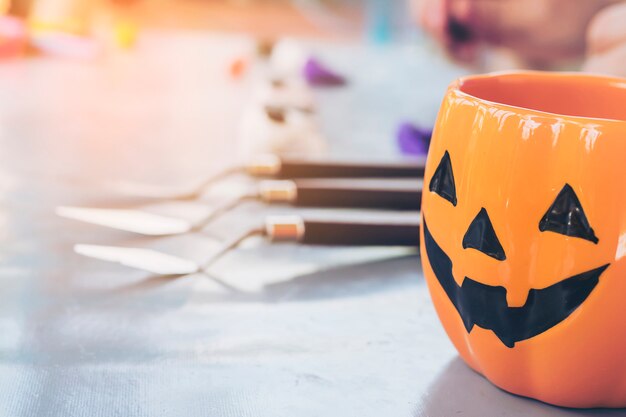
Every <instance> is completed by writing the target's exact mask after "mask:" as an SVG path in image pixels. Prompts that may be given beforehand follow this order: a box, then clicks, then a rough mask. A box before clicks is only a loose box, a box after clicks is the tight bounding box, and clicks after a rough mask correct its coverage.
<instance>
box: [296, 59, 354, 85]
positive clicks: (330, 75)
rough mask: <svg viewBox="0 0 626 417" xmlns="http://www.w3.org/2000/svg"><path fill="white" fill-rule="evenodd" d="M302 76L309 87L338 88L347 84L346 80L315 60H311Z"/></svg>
mask: <svg viewBox="0 0 626 417" xmlns="http://www.w3.org/2000/svg"><path fill="white" fill-rule="evenodd" d="M302 75H303V76H304V78H305V79H306V80H307V82H308V83H309V85H312V86H320V87H337V86H342V85H345V84H346V79H345V78H344V77H342V76H341V75H339V74H337V73H335V72H333V71H332V70H331V69H329V68H327V67H326V66H324V64H322V63H321V62H319V61H318V60H317V59H315V58H312V57H311V58H309V59H308V60H307V61H306V63H305V64H304V67H303V68H302Z"/></svg>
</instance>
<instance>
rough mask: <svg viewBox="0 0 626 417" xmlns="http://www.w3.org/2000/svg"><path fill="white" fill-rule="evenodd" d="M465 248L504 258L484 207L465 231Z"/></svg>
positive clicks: (501, 259) (496, 257) (500, 259)
mask: <svg viewBox="0 0 626 417" xmlns="http://www.w3.org/2000/svg"><path fill="white" fill-rule="evenodd" d="M467 248H472V249H477V250H479V251H481V252H482V253H484V254H485V255H487V256H491V257H492V258H495V259H497V260H499V261H504V260H505V259H506V255H505V253H504V249H502V245H501V244H500V241H499V240H498V236H496V231H495V230H493V225H492V224H491V220H490V219H489V215H488V214H487V210H485V209H484V208H481V209H480V211H479V212H478V214H477V215H476V217H475V218H474V220H472V223H471V224H470V226H469V228H468V229H467V232H465V236H464V237H463V249H467Z"/></svg>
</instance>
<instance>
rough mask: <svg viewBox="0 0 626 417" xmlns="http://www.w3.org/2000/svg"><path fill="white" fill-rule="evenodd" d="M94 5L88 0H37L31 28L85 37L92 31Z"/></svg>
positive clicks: (34, 4)
mask: <svg viewBox="0 0 626 417" xmlns="http://www.w3.org/2000/svg"><path fill="white" fill-rule="evenodd" d="M0 1H2V0H0ZM93 3H94V2H92V1H86V0H36V1H34V2H33V5H32V11H31V13H30V17H29V23H30V27H31V28H32V29H33V30H35V31H54V32H65V33H72V34H76V35H85V34H87V33H88V32H89V31H90V29H91V14H92V8H93Z"/></svg>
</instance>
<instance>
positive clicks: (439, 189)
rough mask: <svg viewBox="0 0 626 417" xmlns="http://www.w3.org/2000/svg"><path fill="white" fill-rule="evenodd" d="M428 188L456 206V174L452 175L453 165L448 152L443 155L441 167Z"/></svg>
mask: <svg viewBox="0 0 626 417" xmlns="http://www.w3.org/2000/svg"><path fill="white" fill-rule="evenodd" d="M428 188H429V189H430V191H433V192H435V193H437V194H439V195H440V196H441V197H443V198H445V199H446V200H448V201H449V202H451V203H452V205H453V206H456V186H455V185H454V174H453V173H452V163H451V162H450V154H449V153H448V151H446V153H444V154H443V158H441V162H439V166H438V167H437V169H436V170H435V173H434V174H433V177H432V178H431V179H430V185H429V186H428Z"/></svg>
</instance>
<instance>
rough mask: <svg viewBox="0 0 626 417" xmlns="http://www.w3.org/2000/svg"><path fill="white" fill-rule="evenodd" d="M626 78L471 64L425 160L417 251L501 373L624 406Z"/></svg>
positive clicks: (438, 295) (441, 302)
mask: <svg viewBox="0 0 626 417" xmlns="http://www.w3.org/2000/svg"><path fill="white" fill-rule="evenodd" d="M624 103H626V82H624V81H623V80H615V79H611V78H602V77H594V76H584V75H575V74H555V73H550V74H548V73H512V74H496V75H487V76H477V77H469V78H466V79H463V80H460V81H459V82H457V83H456V84H453V85H452V86H451V87H450V88H449V90H448V93H447V95H446V97H445V99H444V101H443V104H442V107H441V109H440V111H439V116H438V119H437V123H436V125H435V129H434V132H433V138H432V141H431V144H430V149H429V154H428V160H427V163H426V169H425V175H424V184H425V187H424V188H425V189H424V193H423V196H422V228H421V242H422V244H421V248H420V250H421V254H422V266H423V270H424V276H425V278H426V282H427V284H428V289H429V292H430V295H431V298H432V300H433V304H434V306H435V309H436V311H437V314H438V316H439V318H440V320H441V322H442V324H443V326H444V328H445V330H446V332H447V334H448V336H449V337H450V340H451V341H452V343H453V344H454V346H455V347H456V349H457V350H458V352H459V354H460V355H461V357H462V358H463V360H464V361H465V362H466V363H467V364H468V365H469V366H470V367H472V368H473V369H474V370H476V371H477V372H479V373H481V374H483V375H484V376H485V377H487V379H489V380H490V381H491V382H493V383H494V384H495V385H497V386H498V387H500V388H502V389H504V390H506V391H509V392H513V393H515V394H519V395H523V396H528V397H532V398H536V399H539V400H542V401H545V402H548V403H551V404H557V405H564V406H569V407H626V384H624V382H623V381H624V375H626V361H624V359H623V355H624V352H626V320H624V317H626V302H625V301H624V298H625V297H626V106H625V105H624Z"/></svg>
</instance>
